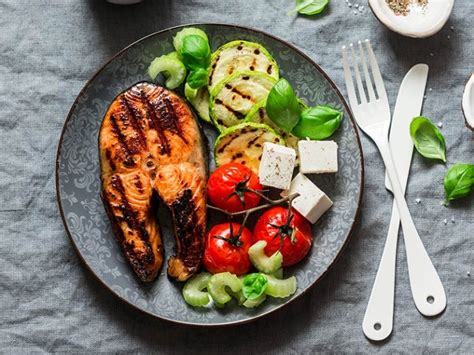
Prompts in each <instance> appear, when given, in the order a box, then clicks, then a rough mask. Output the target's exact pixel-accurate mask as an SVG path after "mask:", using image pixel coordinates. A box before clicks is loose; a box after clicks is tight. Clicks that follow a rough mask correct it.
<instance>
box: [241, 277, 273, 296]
mask: <svg viewBox="0 0 474 355" xmlns="http://www.w3.org/2000/svg"><path fill="white" fill-rule="evenodd" d="M267 285H268V280H267V278H266V277H265V276H264V275H262V274H260V273H253V274H248V275H247V276H245V277H244V279H243V280H242V293H243V294H244V297H245V298H247V299H249V300H254V299H256V298H258V297H260V296H261V295H262V294H263V293H264V292H265V289H266V288H267Z"/></svg>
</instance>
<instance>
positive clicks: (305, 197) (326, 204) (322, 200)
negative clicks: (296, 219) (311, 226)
mask: <svg viewBox="0 0 474 355" xmlns="http://www.w3.org/2000/svg"><path fill="white" fill-rule="evenodd" d="M296 192H298V193H299V194H300V195H299V196H298V197H297V198H295V199H294V200H293V202H292V207H293V208H294V209H295V210H297V211H298V212H299V213H301V215H303V217H305V218H306V219H307V220H308V221H310V222H311V223H316V221H317V220H318V219H319V218H320V217H321V216H322V215H323V214H324V212H326V211H327V210H328V209H329V208H330V207H331V206H332V201H331V200H330V199H329V197H327V195H326V194H325V193H324V192H323V191H321V190H320V189H319V188H318V187H317V186H316V185H315V184H313V182H312V181H311V180H310V179H308V178H307V177H306V176H304V175H303V174H301V173H299V174H298V175H296V176H295V178H294V179H293V181H292V182H291V186H290V189H289V190H286V191H283V192H282V193H281V196H283V197H286V196H289V195H292V194H294V193H296Z"/></svg>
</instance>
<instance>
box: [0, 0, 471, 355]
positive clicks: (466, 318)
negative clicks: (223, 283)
mask: <svg viewBox="0 0 474 355" xmlns="http://www.w3.org/2000/svg"><path fill="white" fill-rule="evenodd" d="M357 2H359V3H364V5H366V4H365V1H360V0H359V1H357V0H354V1H353V3H357ZM292 5H293V2H292V1H283V0H278V1H275V0H274V1H270V0H266V1H248V0H239V1H235V0H234V1H219V0H212V1H211V0H162V1H158V0H157V1H151V0H148V1H146V0H145V2H144V3H143V4H141V5H137V6H130V7H120V6H113V5H109V4H106V3H105V1H103V0H89V1H86V0H84V1H78V0H44V1H31V0H0V196H1V200H0V201H1V203H0V231H1V239H0V350H1V351H2V352H3V351H5V352H30V351H35V352H36V351H43V352H66V351H72V352H84V351H88V352H96V351H97V352H99V351H101V352H176V353H180V352H191V351H192V352H199V353H225V352H236V353H273V352H281V353H314V352H324V353H340V352H348V353H363V352H382V353H387V352H390V353H430V354H431V353H440V354H446V353H460V354H467V353H472V351H473V349H474V341H473V338H474V337H473V336H474V329H473V317H474V298H473V277H472V276H469V275H468V273H469V272H474V269H472V262H473V252H472V250H473V243H474V239H473V237H474V213H473V212H474V208H473V200H474V198H473V197H471V198H469V199H465V200H463V201H459V202H457V203H453V204H452V206H451V207H449V208H446V207H442V206H441V205H440V201H441V200H442V199H443V186H442V180H443V176H444V173H445V171H446V167H445V166H444V165H442V164H436V163H430V162H427V161H426V160H423V159H422V158H421V157H420V156H418V155H415V157H414V160H413V165H412V169H411V175H410V181H409V186H408V190H407V199H408V204H409V206H410V209H411V212H412V214H413V218H414V220H415V223H416V225H417V226H418V230H419V232H420V235H421V236H422V238H423V240H424V243H425V246H426V249H427V250H428V253H429V254H430V255H431V257H432V260H433V262H434V264H435V266H436V267H437V269H438V271H439V274H440V277H441V279H442V281H443V283H444V286H445V289H446V293H447V297H448V308H447V310H446V312H445V313H444V314H443V315H441V316H439V317H436V318H434V319H427V318H424V317H423V316H421V315H420V314H419V313H418V312H417V310H416V309H415V306H414V304H413V301H412V299H411V293H410V287H409V283H408V274H407V267H406V258H405V253H404V249H403V241H401V243H400V245H399V250H398V266H397V286H396V301H395V302H396V304H395V320H394V331H393V334H392V336H391V338H390V339H389V340H387V341H385V342H383V343H382V344H374V343H371V342H369V341H368V340H367V339H366V338H365V337H364V335H363V333H362V330H361V322H362V319H363V316H364V311H365V307H366V304H367V300H368V297H369V293H370V290H371V287H372V283H373V280H374V276H375V272H376V270H377V267H378V262H379V259H380V256H381V253H382V248H383V245H384V240H385V235H386V232H387V228H388V221H389V216H390V209H391V202H392V197H391V195H390V194H389V193H388V192H387V191H386V190H385V188H384V185H383V178H384V175H383V164H382V161H381V159H380V157H379V154H378V153H377V152H376V150H375V148H374V145H373V144H372V143H371V142H369V141H368V140H367V138H366V137H364V136H362V142H363V148H364V154H365V167H366V176H365V196H364V199H363V204H362V213H361V218H360V222H359V224H358V227H357V228H356V230H355V233H354V235H353V237H352V240H351V241H350V243H349V244H348V246H347V248H346V250H345V252H344V253H343V255H342V257H341V258H340V260H338V262H337V264H336V265H335V267H334V268H333V269H332V270H331V272H330V273H329V274H328V275H327V276H326V277H325V278H324V279H323V280H322V281H321V282H320V283H319V285H318V286H317V287H315V288H314V289H313V290H312V291H311V292H309V293H308V294H307V295H306V296H304V297H302V298H301V299H299V300H297V301H295V302H294V303H293V304H290V305H289V306H288V307H286V308H284V309H283V310H281V311H278V312H276V313H274V314H272V315H270V316H267V317H265V318H263V319H260V320H258V321H256V322H254V323H251V324H247V325H242V326H237V327H230V328H223V329H215V330H212V329H199V328H190V327H184V326H178V325H173V324H169V323H167V322H164V321H159V320H156V319H153V318H151V317H149V316H146V315H143V314H141V313H140V312H138V311H136V310H134V309H133V308H131V307H130V306H127V305H125V304H123V303H122V302H121V301H119V300H118V299H117V298H115V296H113V295H112V294H111V293H110V292H109V291H107V290H106V289H105V288H104V287H102V286H101V285H100V284H99V282H98V281H96V280H95V279H94V277H93V276H91V275H90V274H89V272H88V271H87V270H86V269H85V267H84V266H83V265H81V262H80V261H79V257H78V256H77V255H76V253H75V251H74V249H73V247H72V245H71V243H70V241H69V239H68V237H67V236H66V233H65V231H64V229H63V225H62V222H61V219H60V216H59V212H58V207H57V204H56V192H55V176H54V169H55V166H54V163H55V153H56V148H57V144H58V139H59V135H60V132H61V128H62V125H63V123H64V120H65V117H66V115H67V112H68V110H69V108H70V106H71V104H72V103H73V101H74V99H75V97H76V95H77V94H78V93H79V91H80V89H81V88H82V86H83V85H84V84H85V82H86V81H87V80H88V79H89V78H90V77H91V76H92V75H93V73H94V72H95V71H96V70H97V69H98V68H99V67H100V66H101V65H102V64H103V63H104V62H105V61H106V60H107V59H108V58H109V57H110V56H111V55H113V54H114V53H115V52H117V51H118V50H120V49H121V48H122V47H124V46H126V45H128V44H129V43H131V42H133V41H135V40H137V39H139V38H140V37H142V36H144V35H147V34H149V33H151V32H154V31H157V30H161V29H163V28H166V27H169V26H173V25H178V24H183V23H192V22H227V23H236V24H241V25H246V26H252V27H256V28H258V29H262V30H265V31H268V32H270V33H272V34H274V35H277V36H279V37H281V38H283V39H286V40H288V41H289V42H291V43H293V44H295V45H296V46H298V47H299V48H301V49H302V50H303V51H305V52H306V53H307V54H309V56H311V57H312V58H313V59H314V60H315V61H316V62H318V63H319V64H321V66H322V67H323V69H324V70H326V71H327V73H328V74H329V76H331V77H332V78H333V79H334V80H335V82H336V84H337V85H338V86H339V87H341V88H344V82H343V74H342V69H341V65H340V50H339V48H340V46H341V45H342V44H344V43H348V42H351V41H356V40H359V39H364V38H369V37H370V38H371V39H372V41H373V43H374V46H375V48H376V53H377V56H378V59H379V64H380V67H381V68H382V72H383V75H384V78H385V84H386V87H387V92H388V95H389V97H390V101H391V103H392V105H393V103H394V100H395V98H396V95H397V91H398V87H399V85H400V82H401V80H402V78H403V75H404V74H405V73H406V71H407V70H408V69H409V68H410V67H411V66H412V65H413V64H416V63H418V62H426V63H427V64H429V65H430V77H429V82H428V86H427V87H428V88H429V89H428V90H427V93H426V95H427V98H426V101H425V104H424V111H423V112H424V114H425V115H426V116H428V117H431V118H432V119H433V120H434V121H435V122H438V121H441V122H443V128H442V132H443V134H444V136H445V137H446V141H447V145H448V161H449V162H448V164H447V166H449V165H451V164H453V163H454V162H458V161H464V162H471V163H474V157H473V153H474V135H473V133H471V132H470V131H469V130H467V129H466V128H465V126H464V123H463V119H462V113H461V110H460V103H461V96H462V90H463V84H464V83H465V81H466V79H467V76H468V74H469V73H470V72H471V71H472V70H474V44H473V42H474V31H473V23H472V18H474V2H472V1H469V0H458V1H457V3H456V4H455V8H454V12H453V15H452V17H451V19H450V21H449V23H448V25H447V26H446V27H445V28H444V29H443V30H442V31H441V32H440V33H439V34H438V35H436V36H434V37H432V38H429V39H425V40H415V39H408V38H403V37H401V36H399V35H396V34H394V33H391V32H389V31H388V30H386V29H385V28H384V27H382V25H381V24H380V23H379V22H378V21H377V20H376V19H375V18H374V16H373V15H372V14H371V13H370V12H369V11H367V9H366V10H365V11H364V13H363V14H357V15H354V14H353V11H352V10H351V9H349V7H348V6H347V5H346V2H345V1H343V0H333V1H332V2H331V6H330V8H329V11H327V12H326V13H325V14H324V15H323V16H320V17H314V18H308V17H294V16H288V15H287V12H288V10H289V9H290V8H291V6H292ZM451 27H452V28H451ZM431 53H432V55H431ZM343 92H345V90H343ZM416 198H420V199H421V202H420V203H419V204H417V203H416V202H415V199H416ZM445 218H446V219H447V220H448V223H447V225H445V224H444V223H443V220H444V219H445ZM451 218H453V219H454V222H451Z"/></svg>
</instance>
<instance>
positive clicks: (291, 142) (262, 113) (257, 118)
mask: <svg viewBox="0 0 474 355" xmlns="http://www.w3.org/2000/svg"><path fill="white" fill-rule="evenodd" d="M265 104H266V100H262V101H260V102H259V103H257V104H256V105H254V107H252V109H251V110H250V111H249V113H248V114H247V116H246V117H245V120H244V121H245V122H256V123H264V124H266V125H268V126H270V127H271V128H273V129H274V130H275V132H277V133H278V134H279V135H280V136H282V138H283V139H284V140H285V143H286V146H287V147H289V148H293V149H294V150H296V151H297V152H298V141H299V138H298V137H296V136H295V135H294V134H291V133H288V132H285V131H284V130H282V129H281V128H280V127H278V125H277V124H276V123H275V122H273V121H272V120H271V119H270V117H268V115H267V111H266V110H265Z"/></svg>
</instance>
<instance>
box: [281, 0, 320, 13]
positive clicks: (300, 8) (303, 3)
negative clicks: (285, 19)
mask: <svg viewBox="0 0 474 355" xmlns="http://www.w3.org/2000/svg"><path fill="white" fill-rule="evenodd" d="M328 3H329V0H296V7H295V8H294V9H293V10H292V11H290V13H295V12H298V13H300V14H302V15H309V16H311V15H316V14H319V13H321V12H323V10H324V9H325V8H326V6H327V4H328Z"/></svg>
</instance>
